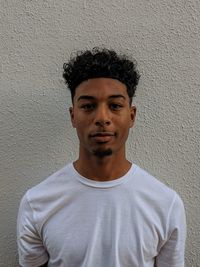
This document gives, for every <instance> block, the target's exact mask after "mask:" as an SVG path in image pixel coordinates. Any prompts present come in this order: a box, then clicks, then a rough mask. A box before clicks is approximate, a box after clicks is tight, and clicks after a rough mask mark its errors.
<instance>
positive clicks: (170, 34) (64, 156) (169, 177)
mask: <svg viewBox="0 0 200 267" xmlns="http://www.w3.org/2000/svg"><path fill="white" fill-rule="evenodd" d="M0 36H1V41H0V147H1V148H0V164H1V168H0V172H1V173H0V210H1V216H0V217H1V219H0V266H2V267H7V266H18V257H17V246H16V218H17V212H18V206H19V202H20V199H21V197H22V196H23V194H24V193H25V191H26V190H27V189H28V188H30V187H32V186H34V185H36V184H37V183H39V182H40V181H42V180H44V179H45V178H46V177H47V176H49V175H50V174H51V173H53V172H55V171H56V170H58V169H60V168H61V167H63V166H64V165H66V164H67V163H68V162H70V161H72V160H74V159H75V158H76V157H77V155H78V151H77V149H78V140H77V137H76V135H75V130H74V129H72V127H71V123H70V117H69V112H68V109H69V107H70V105H71V99H70V93H69V92H68V90H67V88H66V86H65V84H64V80H63V78H62V64H63V63H64V62H66V61H67V60H68V59H69V57H70V54H71V52H75V51H77V50H82V49H87V48H89V49H90V48H92V47H94V46H100V47H103V46H105V47H107V48H113V49H115V50H116V51H117V52H122V53H126V54H128V55H130V57H133V58H135V59H136V60H137V62H138V69H139V71H140V73H141V79H140V82H139V86H138V90H137V93H136V97H135V98H134V100H133V103H134V104H135V105H136V106H137V120H136V124H135V127H134V128H133V129H132V130H131V132H130V136H129V140H128V143H127V157H128V158H129V159H130V160H132V161H133V162H135V163H136V164H138V165H140V166H141V167H143V168H144V169H146V170H148V172H150V173H151V174H153V175H154V176H156V177H157V178H159V179H160V180H161V181H163V182H164V183H166V184H167V185H169V186H170V187H172V188H174V189H175V190H176V191H177V192H178V193H179V194H180V196H181V197H182V199H183V201H184V203H185V208H186V215H187V223H188V238H187V246H186V267H192V266H195V267H196V266H200V265H199V264H200V253H199V249H200V247H199V240H200V212H199V203H200V182H199V181H200V179H199V169H200V168H199V167H200V163H199V161H200V154H199V135H200V119H199V115H200V1H199V0H187V1H185V0H176V1H174V0H168V1H159V0H155V1H150V0H141V1H136V0H134V1H133V0H109V1H107V0H102V1H99V0H84V1H78V0H73V1H69V0H67V1H66V0H60V1H53V0H42V1H39V0H38V1H37V0H35V1H34V0H26V1H25V0H19V1H14V0H9V1H7V0H1V1H0ZM155 193H156V192H155Z"/></svg>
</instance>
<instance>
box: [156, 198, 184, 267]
mask: <svg viewBox="0 0 200 267" xmlns="http://www.w3.org/2000/svg"><path fill="white" fill-rule="evenodd" d="M167 224H168V225H167V229H168V238H167V241H166V242H165V244H164V245H163V247H162V248H161V250H160V252H159V255H158V256H157V258H156V264H157V265H156V266H157V267H184V266H185V265H184V254H185V239H186V217H185V209H184V205H183V202H182V200H181V198H180V197H179V196H178V195H177V194H176V195H175V197H174V200H173V203H172V205H171V209H170V212H169V215H168V223H167Z"/></svg>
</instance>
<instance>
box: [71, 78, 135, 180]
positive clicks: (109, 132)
mask: <svg viewBox="0 0 200 267" xmlns="http://www.w3.org/2000/svg"><path fill="white" fill-rule="evenodd" d="M70 114H71V121H72V125H73V127H74V128H76V131H77V135H78V138H79V142H80V143H79V158H78V160H77V161H75V162H74V167H75V168H76V170H77V171H78V172H79V173H80V174H81V175H83V176H85V177H87V178H89V179H92V180H96V181H110V180H114V179H117V178H119V177H121V176H123V175H125V174H126V173H127V171H128V170H129V169H130V167H131V163H130V162H129V161H128V160H127V159H126V156H125V143H126V140H127V138H128V134H129V129H130V128H131V127H133V125H134V121H135V115H136V107H135V106H131V105H130V98H129V96H128V93H127V89H126V86H125V85H124V84H123V83H121V82H120V81H118V80H115V79H110V78H95V79H89V80H87V81H84V82H82V83H81V84H80V85H79V86H78V87H77V88H76V93H75V96H74V99H73V107H71V108H70ZM108 154H109V155H108ZM116 163H117V164H116ZM91 166H92V168H91Z"/></svg>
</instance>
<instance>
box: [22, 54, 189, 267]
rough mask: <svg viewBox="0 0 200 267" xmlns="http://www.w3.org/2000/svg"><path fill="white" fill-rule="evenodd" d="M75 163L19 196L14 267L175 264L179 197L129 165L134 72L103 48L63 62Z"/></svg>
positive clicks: (181, 222) (181, 220)
mask: <svg viewBox="0 0 200 267" xmlns="http://www.w3.org/2000/svg"><path fill="white" fill-rule="evenodd" d="M63 76H64V78H65V80H66V83H67V84H68V87H69V89H70V91H71V96H72V107H71V108H70V115H71V121H72V125H73V127H74V128H76V131H77V135H78V138H79V157H78V159H77V160H76V161H75V162H73V163H70V164H68V165H67V166H65V167H64V168H63V169H61V170H59V171H57V172H56V173H55V174H53V175H51V176H50V177H49V178H47V179H46V180H45V181H43V182H42V183H40V184H39V185H37V186H35V187H34V188H32V189H30V190H28V191H27V193H26V194H25V196H24V197H23V199H22V202H21V205H20V210H19V215H18V227H17V228H18V248H19V261H20V265H21V266H22V267H37V266H49V267H61V266H62V267H153V266H157V267H183V266H184V246H185V212H184V207H183V203H182V201H181V199H180V197H179V196H178V195H177V193H176V192H174V191H173V190H172V189H170V188H168V187H167V186H165V185H164V184H162V183H161V182H159V181H158V180H157V179H155V178H154V177H152V176H151V175H149V174H148V173H147V172H145V171H144V170H142V169H141V168H140V167H138V166H137V165H136V164H133V163H131V162H129V161H128V160H127V159H126V156H125V143H126V140H127V137H128V133H129V129H130V128H131V127H133V125H134V121H135V116H136V107H135V106H134V105H132V97H133V96H134V93H135V90H136V86H137V84H138V80H139V74H138V72H137V70H136V67H135V63H133V62H132V61H130V60H129V59H127V58H126V57H125V56H121V55H118V54H116V53H115V52H114V51H111V50H106V49H102V50H101V49H93V50H92V51H86V52H82V53H81V54H78V55H77V56H76V57H75V58H72V59H71V60H70V62H69V63H68V64H64V74H63Z"/></svg>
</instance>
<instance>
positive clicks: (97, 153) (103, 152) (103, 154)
mask: <svg viewBox="0 0 200 267" xmlns="http://www.w3.org/2000/svg"><path fill="white" fill-rule="evenodd" d="M93 153H94V155H95V156H96V157H98V158H104V157H107V156H111V155H112V153H113V152H112V149H110V148H108V149H105V150H100V149H97V150H94V151H93Z"/></svg>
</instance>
